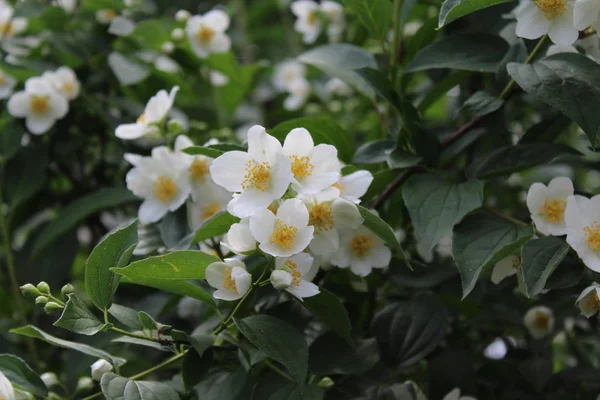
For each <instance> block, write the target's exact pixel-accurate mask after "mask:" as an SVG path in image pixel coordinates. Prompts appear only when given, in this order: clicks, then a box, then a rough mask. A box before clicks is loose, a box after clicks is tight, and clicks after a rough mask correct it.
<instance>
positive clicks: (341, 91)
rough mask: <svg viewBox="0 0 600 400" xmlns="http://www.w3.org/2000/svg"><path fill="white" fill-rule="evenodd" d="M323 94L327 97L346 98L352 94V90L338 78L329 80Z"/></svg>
mask: <svg viewBox="0 0 600 400" xmlns="http://www.w3.org/2000/svg"><path fill="white" fill-rule="evenodd" d="M325 92H327V94H328V95H329V96H340V97H347V96H350V95H351V94H352V88H351V87H350V85H348V84H347V83H346V82H344V81H343V80H341V79H340V78H331V79H330V80H328V81H327V83H326V84H325Z"/></svg>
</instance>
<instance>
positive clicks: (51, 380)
mask: <svg viewBox="0 0 600 400" xmlns="http://www.w3.org/2000/svg"><path fill="white" fill-rule="evenodd" d="M40 378H41V379H42V381H43V382H44V385H46V387H48V388H51V387H52V386H56V385H58V377H57V376H56V374H55V373H54V372H44V373H43V374H42V375H40Z"/></svg>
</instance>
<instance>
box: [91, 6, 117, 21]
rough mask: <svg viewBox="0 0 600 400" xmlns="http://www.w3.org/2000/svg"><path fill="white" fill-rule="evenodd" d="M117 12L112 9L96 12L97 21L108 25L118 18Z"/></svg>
mask: <svg viewBox="0 0 600 400" xmlns="http://www.w3.org/2000/svg"><path fill="white" fill-rule="evenodd" d="M117 15H118V14H117V12H116V11H115V10H112V9H110V8H104V9H102V10H98V11H96V21H98V23H100V24H102V25H108V24H110V23H111V22H112V20H113V19H115V18H116V17H117Z"/></svg>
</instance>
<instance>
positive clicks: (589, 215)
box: [565, 195, 600, 272]
mask: <svg viewBox="0 0 600 400" xmlns="http://www.w3.org/2000/svg"><path fill="white" fill-rule="evenodd" d="M565 221H566V233H567V243H569V245H570V246H571V247H572V248H573V250H575V251H576V252H577V255H578V256H579V258H581V260H582V261H583V263H584V264H585V265H586V266H587V267H588V268H589V269H591V270H592V271H595V272H600V195H597V196H594V197H592V198H591V199H587V198H585V197H583V196H569V199H568V201H567V210H566V212H565Z"/></svg>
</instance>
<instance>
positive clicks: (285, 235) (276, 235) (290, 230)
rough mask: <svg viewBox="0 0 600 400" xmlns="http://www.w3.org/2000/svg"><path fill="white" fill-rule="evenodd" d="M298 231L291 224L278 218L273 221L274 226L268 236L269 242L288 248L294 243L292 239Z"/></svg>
mask: <svg viewBox="0 0 600 400" xmlns="http://www.w3.org/2000/svg"><path fill="white" fill-rule="evenodd" d="M297 233H298V228H296V227H295V226H293V225H286V224H284V223H283V222H281V220H280V219H277V220H276V221H275V228H274V229H273V233H272V234H271V237H270V238H269V242H271V243H275V244H276V245H279V246H281V247H282V248H284V249H286V250H289V249H291V248H292V245H293V244H294V239H295V238H296V234H297Z"/></svg>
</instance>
